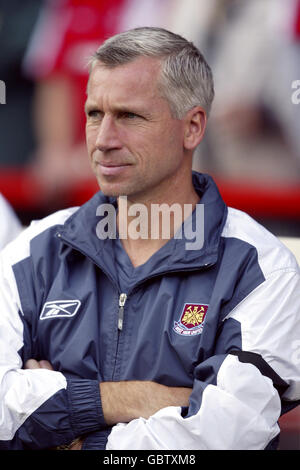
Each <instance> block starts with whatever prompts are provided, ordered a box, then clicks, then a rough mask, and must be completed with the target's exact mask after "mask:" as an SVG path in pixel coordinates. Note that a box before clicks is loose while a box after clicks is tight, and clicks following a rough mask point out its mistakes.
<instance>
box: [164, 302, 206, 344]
mask: <svg viewBox="0 0 300 470" xmlns="http://www.w3.org/2000/svg"><path fill="white" fill-rule="evenodd" d="M207 309H208V305H206V304H184V307H183V310H182V313H181V316H180V319H179V320H178V321H175V322H174V327H173V330H174V331H175V332H176V333H177V334H179V335H183V336H193V335H200V333H202V330H203V322H204V319H205V315H206V312H207Z"/></svg>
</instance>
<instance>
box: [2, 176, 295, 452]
mask: <svg viewBox="0 0 300 470" xmlns="http://www.w3.org/2000/svg"><path fill="white" fill-rule="evenodd" d="M193 180H194V185H195V188H196V190H197V192H198V194H199V196H200V197H201V200H200V203H201V204H203V205H204V244H203V247H202V248H201V249H197V250H186V245H185V244H186V239H185V238H184V237H183V238H182V239H175V238H172V239H171V240H169V241H168V242H167V243H166V244H165V245H164V246H163V247H162V248H161V249H160V250H159V251H158V252H157V253H155V254H154V255H153V256H152V257H151V258H150V259H149V260H148V261H147V262H146V263H145V264H144V265H142V266H139V267H138V268H135V269H134V270H133V277H132V280H131V282H130V283H128V289H127V291H126V292H123V291H122V289H121V288H120V286H119V273H118V269H117V267H116V260H115V255H116V250H115V245H114V244H115V243H116V241H115V240H112V239H110V238H107V239H102V240H101V239H99V237H98V236H97V224H98V223H99V220H100V217H99V216H98V215H97V213H99V212H98V211H97V209H98V208H99V206H100V205H101V204H107V203H112V204H114V205H115V206H116V203H115V201H114V200H112V199H111V198H106V197H105V196H104V195H103V194H102V193H101V192H99V193H97V194H96V195H95V196H94V197H93V198H92V199H91V200H90V201H88V202H87V203H86V204H85V205H83V206H82V207H80V208H73V209H70V210H64V211H60V212H58V213H56V214H53V215H51V216H49V217H47V218H46V219H44V220H42V221H39V222H35V223H33V224H32V225H31V226H30V227H29V228H28V229H26V230H25V231H24V232H23V233H22V234H21V235H20V236H19V237H18V238H17V239H16V240H15V241H14V242H12V243H11V244H10V245H8V246H7V248H6V249H5V250H4V251H3V252H2V254H1V273H0V289H1V290H0V305H1V312H0V315H1V321H0V326H1V330H0V335H1V350H2V351H4V354H2V353H1V354H2V356H1V358H0V365H1V370H3V372H2V373H1V374H2V377H1V380H2V381H1V400H2V403H3V405H2V411H1V414H0V440H1V443H0V446H2V448H10V449H46V448H53V447H56V446H59V445H62V444H66V443H69V442H71V441H72V440H73V439H74V438H76V437H78V436H82V435H83V436H85V444H84V448H86V449H95V448H97V449H105V448H107V449H114V448H126V449H128V448H151V449H154V448H158V449H159V448H169V449H170V448H171V449H177V448H179V449H180V448H185V449H188V448H196V449H202V448H207V449H213V448H225V449H226V448H247V449H252V448H254V449H258V448H265V447H266V446H267V445H268V443H269V442H271V441H272V440H273V439H274V438H275V437H276V436H278V434H279V428H278V425H277V421H278V417H279V416H280V413H281V411H282V409H281V407H282V404H283V403H284V404H285V405H286V404H290V405H291V406H292V405H293V403H295V402H296V401H297V400H299V399H300V388H299V383H300V372H299V364H298V363H297V357H298V356H299V355H298V356H297V344H298V343H297V341H298V338H299V337H300V333H299V312H300V298H299V291H300V289H299V287H300V281H299V266H298V265H297V263H296V261H295V259H294V258H293V256H292V255H291V253H290V252H289V251H288V250H287V249H286V248H285V247H284V246H283V245H282V244H281V243H280V242H279V241H278V240H277V239H276V237H274V236H273V235H271V234H270V233H269V232H268V231H267V230H265V229H264V228H263V227H261V226H260V225H259V224H257V223H256V222H255V221H254V220H253V219H251V218H250V217H249V216H248V215H246V214H244V213H242V212H240V211H237V210H235V209H231V208H229V209H228V208H227V206H226V205H225V203H224V202H223V200H222V198H221V196H220V194H219V192H218V190H217V188H216V186H215V183H214V182H213V180H212V179H211V178H210V177H209V176H207V175H200V174H196V173H195V174H194V175H193ZM124 256H126V254H124ZM122 294H125V295H122ZM124 299H125V303H124V304H123V303H122V300H124ZM120 320H123V321H122V323H120ZM2 345H3V347H2ZM298 346H299V344H298ZM293 354H294V356H293ZM293 357H294V358H295V360H293ZM29 358H35V359H37V360H41V359H47V360H48V361H50V363H51V364H52V366H53V368H54V371H55V372H54V371H48V370H43V369H39V370H34V371H32V370H31V371H30V370H24V369H23V368H22V367H23V364H24V363H25V361H26V360H27V359H29ZM2 366H3V367H2ZM123 380H152V381H156V382H159V383H161V384H164V385H168V386H182V387H192V388H193V392H192V394H191V397H190V405H189V407H187V408H176V407H168V408H166V409H163V410H160V412H158V414H157V416H156V415H154V416H153V418H152V417H151V418H150V419H149V420H148V421H147V420H143V419H142V418H141V419H137V420H134V421H133V422H131V423H128V424H120V425H118V426H114V427H113V429H111V428H110V427H108V426H107V424H106V422H105V419H104V417H103V413H102V405H101V396H100V392H99V382H101V381H123ZM285 405H284V406H285ZM213 409H215V410H216V412H215V413H214V412H212V410H213ZM206 410H207V411H206ZM168 423H171V424H169V426H171V427H170V430H172V432H168ZM228 426H229V428H228ZM250 426H252V428H251V427H250ZM237 429H238V430H239V432H238V433H237V432H236V430H237ZM249 429H250V431H249ZM253 429H254V431H253ZM154 435H155V437H153V436H154ZM107 439H108V442H107Z"/></svg>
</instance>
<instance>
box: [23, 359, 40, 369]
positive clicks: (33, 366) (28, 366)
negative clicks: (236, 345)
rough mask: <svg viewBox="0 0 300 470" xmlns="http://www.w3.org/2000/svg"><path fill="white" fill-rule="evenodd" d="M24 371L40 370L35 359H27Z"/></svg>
mask: <svg viewBox="0 0 300 470" xmlns="http://www.w3.org/2000/svg"><path fill="white" fill-rule="evenodd" d="M24 369H40V365H39V363H38V361H36V360H35V359H28V361H26V362H25V366H24Z"/></svg>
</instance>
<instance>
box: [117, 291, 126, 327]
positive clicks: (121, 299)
mask: <svg viewBox="0 0 300 470" xmlns="http://www.w3.org/2000/svg"><path fill="white" fill-rule="evenodd" d="M126 299H127V294H124V293H123V294H120V297H119V316H118V330H119V331H122V329H123V317H124V306H125V302H126Z"/></svg>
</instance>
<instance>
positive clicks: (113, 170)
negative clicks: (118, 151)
mask: <svg viewBox="0 0 300 470" xmlns="http://www.w3.org/2000/svg"><path fill="white" fill-rule="evenodd" d="M97 164H98V166H99V168H100V171H101V173H102V174H103V175H104V176H114V175H117V174H119V173H122V172H123V171H124V170H126V169H127V168H128V167H129V166H130V164H129V163H121V162H120V163H116V162H113V163H107V162H97Z"/></svg>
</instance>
